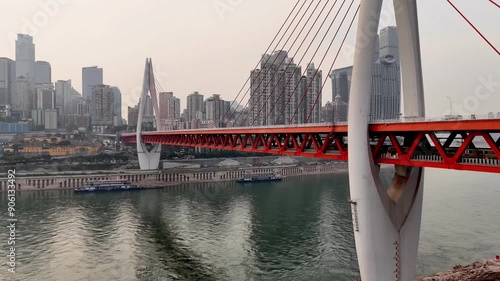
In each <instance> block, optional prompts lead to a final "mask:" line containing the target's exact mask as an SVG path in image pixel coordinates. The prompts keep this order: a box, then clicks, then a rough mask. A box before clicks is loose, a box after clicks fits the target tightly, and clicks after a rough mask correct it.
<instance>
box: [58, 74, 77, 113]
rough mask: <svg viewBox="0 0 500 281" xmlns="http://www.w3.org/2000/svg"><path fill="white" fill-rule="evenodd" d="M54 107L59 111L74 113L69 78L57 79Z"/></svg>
mask: <svg viewBox="0 0 500 281" xmlns="http://www.w3.org/2000/svg"><path fill="white" fill-rule="evenodd" d="M55 88H56V107H59V108H60V110H61V113H64V114H68V113H74V111H73V109H74V108H72V105H71V95H72V87H71V80H67V81H64V80H58V81H57V82H56V87H55Z"/></svg>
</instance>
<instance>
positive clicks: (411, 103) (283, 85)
mask: <svg viewBox="0 0 500 281" xmlns="http://www.w3.org/2000/svg"><path fill="white" fill-rule="evenodd" d="M446 1H447V2H448V3H449V4H450V6H451V8H452V9H453V10H455V11H456V12H457V13H458V14H459V16H460V17H461V18H463V19H464V20H465V21H466V23H467V24H468V25H470V26H471V27H472V28H473V30H474V31H475V32H476V33H477V34H478V35H479V37H480V38H481V39H482V40H484V41H485V42H486V45H488V46H489V47H490V48H491V49H492V50H493V53H492V54H493V55H494V56H495V55H496V56H498V55H500V53H499V51H498V48H496V47H495V46H494V44H493V43H492V42H491V41H490V40H488V39H487V37H486V35H484V34H483V33H482V32H480V31H479V30H478V28H476V26H475V25H474V24H473V23H472V21H471V20H469V19H468V18H467V17H466V15H465V14H464V13H462V12H461V11H460V9H459V8H458V7H457V6H456V5H454V4H453V3H452V2H451V1H450V0H446ZM301 2H302V4H301V5H300V3H301ZM331 2H333V4H332V5H331V6H329V5H330V3H331ZM346 2H347V3H348V4H346ZM489 2H491V3H492V4H493V7H494V8H495V9H497V8H498V7H499V6H498V4H497V3H496V2H495V1H491V0H489ZM307 3H309V5H307ZM313 3H316V5H313ZM321 3H324V5H323V6H321V5H320V4H321ZM354 3H355V0H352V1H347V0H335V1H329V0H325V1H323V2H322V1H312V0H310V1H308V0H298V1H297V2H296V4H295V6H294V7H293V9H292V11H291V12H290V14H289V15H288V17H287V19H286V20H285V22H284V23H283V25H282V26H281V28H280V29H279V31H278V32H277V34H276V36H275V37H274V39H273V41H272V42H271V44H270V45H269V47H268V48H267V50H266V51H265V54H267V52H268V51H269V50H271V49H272V48H271V47H272V46H273V45H274V48H273V49H272V52H271V54H273V55H271V56H263V58H262V60H260V61H259V62H258V63H257V65H256V67H255V68H254V70H253V71H252V74H251V75H250V77H249V78H248V79H247V81H246V82H245V84H244V85H243V87H242V88H241V90H240V92H239V93H238V95H237V96H236V98H235V99H234V101H233V105H237V106H236V107H237V108H238V107H240V105H241V104H242V102H243V101H244V100H245V97H246V95H247V94H248V93H249V92H250V98H247V102H246V103H245V105H244V106H243V108H246V109H249V112H248V111H247V114H248V115H247V116H246V117H244V115H243V111H241V112H240V113H239V115H238V116H237V117H236V118H233V117H234V114H236V112H235V111H226V113H225V114H223V116H222V118H220V119H219V120H213V121H215V122H214V123H215V127H217V128H211V129H200V130H179V131H160V130H159V127H160V124H161V122H160V119H159V105H158V99H157V88H158V89H160V90H161V86H160V85H159V84H157V83H156V81H155V79H154V74H153V68H152V62H151V60H150V59H148V60H147V61H146V69H145V73H144V84H143V90H142V95H141V99H140V103H139V114H138V123H137V131H136V133H129V134H123V135H121V139H122V140H123V142H124V143H125V144H130V145H131V144H135V145H137V152H138V159H139V164H140V166H141V169H144V170H148V169H157V168H158V166H159V162H160V151H161V145H171V146H183V147H199V148H210V149H224V150H235V151H245V152H261V153H268V154H276V155H294V156H304V157H316V158H327V159H336V160H344V161H347V160H349V175H350V176H349V188H350V196H351V199H350V201H349V202H350V203H351V207H352V214H353V216H352V218H353V229H354V234H355V235H354V237H355V241H356V249H357V254H358V262H359V265H360V272H361V277H362V279H363V280H375V281H379V280H380V281H387V280H397V281H401V280H403V281H410V280H414V277H415V267H416V260H417V259H416V257H417V250H418V241H419V233H420V221H421V213H422V206H423V204H422V202H423V178H424V170H423V169H422V167H431V168H442V169H455V170H468V171H480V172H490V173H500V119H493V118H485V119H480V118H476V117H474V115H472V116H471V119H470V120H463V118H458V116H455V118H454V120H449V119H445V120H443V119H441V120H429V119H425V118H424V116H425V103H424V93H423V75H422V69H421V61H420V45H419V30H418V17H417V6H416V1H414V0H394V6H395V10H396V13H395V16H396V23H397V30H398V39H397V41H398V45H399V48H400V52H399V57H400V62H401V65H400V67H401V68H400V74H401V80H402V85H399V84H398V85H397V87H398V88H401V97H402V99H403V101H404V103H403V106H402V107H403V108H402V110H401V112H402V114H401V115H402V116H401V119H398V120H390V121H377V122H376V123H374V122H372V123H369V119H370V118H369V116H370V95H371V93H372V90H373V82H372V75H373V73H372V70H373V68H374V66H373V50H374V49H375V48H374V47H375V43H376V36H377V33H376V32H372V30H373V27H378V25H379V20H380V12H381V7H382V0H361V3H360V5H354ZM337 4H339V5H337ZM304 7H305V10H304ZM320 7H321V8H320ZM311 8H312V10H311ZM396 8H397V9H396ZM333 11H336V12H335V13H332V12H333ZM325 12H326V15H325V14H324V13H325ZM331 14H334V15H331ZM358 14H359V20H358V27H357V28H358V30H357V34H356V48H355V54H354V65H353V70H352V77H351V80H352V82H351V87H350V92H349V114H348V122H349V123H348V124H349V126H347V124H342V123H338V122H337V123H317V122H318V121H319V118H318V107H320V106H321V102H320V101H321V94H322V90H323V88H324V86H325V83H326V79H325V81H324V82H323V81H322V75H321V71H320V70H319V69H320V68H321V67H322V66H323V63H324V62H325V59H326V58H327V55H328V54H330V53H333V54H335V57H334V58H332V63H331V65H330V68H329V71H328V73H330V72H331V70H332V69H333V66H334V65H335V63H336V61H337V58H338V55H339V53H340V50H341V49H342V46H343V45H344V42H345V40H346V38H347V36H348V34H349V32H350V31H351V27H352V26H353V23H354V20H355V18H356V17H357V16H358ZM312 19H315V20H314V21H313V22H312V23H311V20H312ZM337 19H338V20H337ZM304 20H305V21H304ZM317 23H320V24H319V27H317V26H316V24H317ZM335 25H337V26H338V28H337V29H336V31H335V32H333V31H331V29H332V27H334V26H335ZM323 26H327V28H326V30H325V29H323ZM315 29H316V32H312V31H313V30H315ZM306 30H308V31H307V32H306V33H305V35H303V34H304V31H306ZM331 33H334V35H333V36H332V38H331V41H330V42H329V44H327V43H325V39H326V38H327V37H328V35H329V34H331ZM280 34H281V36H280ZM311 34H314V35H312V37H311V36H310V35H311ZM319 34H323V38H322V39H321V40H320V42H319V44H317V46H316V48H313V49H315V50H314V51H313V54H312V56H311V57H310V60H309V63H308V64H307V69H306V70H305V71H304V72H302V71H301V70H300V67H296V65H295V64H294V63H293V60H289V59H286V57H285V56H283V50H291V53H293V54H294V55H293V57H295V56H299V55H300V54H301V53H302V54H303V55H302V56H301V58H300V61H299V64H300V63H301V62H302V61H303V59H304V58H305V56H306V55H307V54H308V52H309V50H310V48H311V47H312V46H314V45H315V42H316V37H317V35H319ZM339 34H344V36H343V39H342V40H339V39H337V36H338V35H339ZM307 40H310V43H309V44H304V43H306V41H307ZM276 41H277V42H276ZM338 41H340V42H339V44H335V43H337V42H338ZM275 42H276V43H275ZM282 42H284V43H283V44H282ZM289 42H291V43H290V44H289ZM298 42H300V44H299V45H298V47H297V48H296V50H295V49H294V48H295V46H296V43H298ZM325 45H327V47H324V46H325ZM304 46H306V47H305V48H303V47H304ZM332 47H333V49H332ZM335 48H337V51H336V52H335ZM321 50H323V52H324V54H323V56H321V58H320V59H319V58H316V55H317V54H318V53H320V52H321ZM496 58H498V57H496ZM315 59H319V60H320V63H319V64H318V65H317V68H315V67H314V64H312V62H313V60H315ZM259 64H260V65H261V66H266V67H263V68H262V69H260V70H257V68H258V66H259ZM398 72H399V69H398ZM248 82H251V83H250V85H249V86H248V87H247V84H248ZM245 89H247V90H246V91H245V93H244V94H243V96H242V97H241V98H240V95H241V94H242V93H243V92H244V90H245ZM148 94H150V95H151V100H152V105H153V111H154V114H155V116H154V117H155V120H154V123H156V127H157V131H150V132H143V131H142V121H143V117H144V113H145V106H146V99H147V97H148ZM239 98H240V99H239ZM238 99H239V101H238ZM256 101H258V102H256ZM398 101H399V100H398ZM250 102H252V104H250V105H249V103H250ZM318 102H319V103H318ZM304 104H305V105H306V106H304ZM312 117H313V118H312ZM458 119H460V120H458ZM239 120H243V121H242V122H241V123H240V122H238V121H239ZM247 121H249V122H247ZM310 121H311V123H312V124H311V123H310ZM230 123H232V124H231V126H229V124H230ZM238 126H241V127H238ZM245 126H248V127H245ZM255 126H256V127H255ZM218 127H224V128H218ZM378 164H392V165H394V167H395V173H394V178H393V179H392V182H391V183H390V185H389V187H388V188H387V187H384V186H383V184H382V183H381V181H380V180H379V178H378V176H377V175H376V174H377V173H378V171H379V169H378V167H377V165H378Z"/></svg>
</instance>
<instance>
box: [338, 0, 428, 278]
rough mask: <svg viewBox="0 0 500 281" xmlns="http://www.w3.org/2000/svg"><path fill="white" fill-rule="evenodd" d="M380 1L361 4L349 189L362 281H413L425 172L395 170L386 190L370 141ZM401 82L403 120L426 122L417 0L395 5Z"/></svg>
mask: <svg viewBox="0 0 500 281" xmlns="http://www.w3.org/2000/svg"><path fill="white" fill-rule="evenodd" d="M381 7H382V0H361V8H360V17H359V24H358V31H357V35H356V49H355V56H354V68H353V76H352V88H351V94H350V98H349V118H348V119H349V120H348V121H349V128H348V130H349V131H348V136H349V146H348V149H349V185H350V192H351V206H352V211H353V212H352V213H353V222H354V237H355V241H356V250H357V255H358V261H359V267H360V272H361V279H362V280H370V281H391V280H396V281H409V280H414V277H415V270H416V261H417V249H418V242H419V237H420V222H421V215H422V198H423V170H422V168H417V167H405V166H396V167H395V168H396V172H395V175H394V179H393V181H392V182H391V184H390V186H389V188H388V189H387V188H385V187H384V186H383V185H382V182H381V181H380V179H379V176H378V174H379V171H380V167H379V166H377V165H375V164H374V161H373V157H372V154H371V150H370V143H369V140H368V127H367V126H368V120H369V114H370V96H369V95H370V93H371V92H372V65H373V63H372V60H373V49H374V46H375V40H376V36H377V31H378V26H379V19H380V13H381ZM394 7H395V12H396V23H397V28H398V37H399V39H398V40H399V52H400V61H401V71H402V82H403V87H402V90H403V99H404V106H403V108H404V118H416V117H424V115H425V112H424V93H423V82H422V70H421V61H420V43H419V31H418V19H417V6H416V1H415V0H394Z"/></svg>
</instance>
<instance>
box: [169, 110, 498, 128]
mask: <svg viewBox="0 0 500 281" xmlns="http://www.w3.org/2000/svg"><path fill="white" fill-rule="evenodd" d="M491 119H500V116H499V117H497V116H495V115H492V114H470V115H445V116H439V117H412V116H402V117H400V118H398V119H386V120H374V121H370V124H395V123H421V122H443V121H467V120H491ZM347 124H348V122H347V121H345V122H344V121H343V122H320V123H307V124H284V125H267V126H252V127H250V126H247V127H225V128H217V127H216V128H202V129H183V130H178V131H182V132H193V131H213V130H214V129H217V130H223V131H226V130H227V131H230V130H241V129H269V128H303V127H320V126H346V125H347Z"/></svg>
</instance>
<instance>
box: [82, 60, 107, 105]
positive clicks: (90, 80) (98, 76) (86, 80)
mask: <svg viewBox="0 0 500 281" xmlns="http://www.w3.org/2000/svg"><path fill="white" fill-rule="evenodd" d="M103 83H104V82H103V71H102V68H98V67H97V66H91V67H84V68H82V86H83V88H82V95H83V98H84V99H86V100H91V99H92V88H93V87H94V86H98V85H102V84H103Z"/></svg>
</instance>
